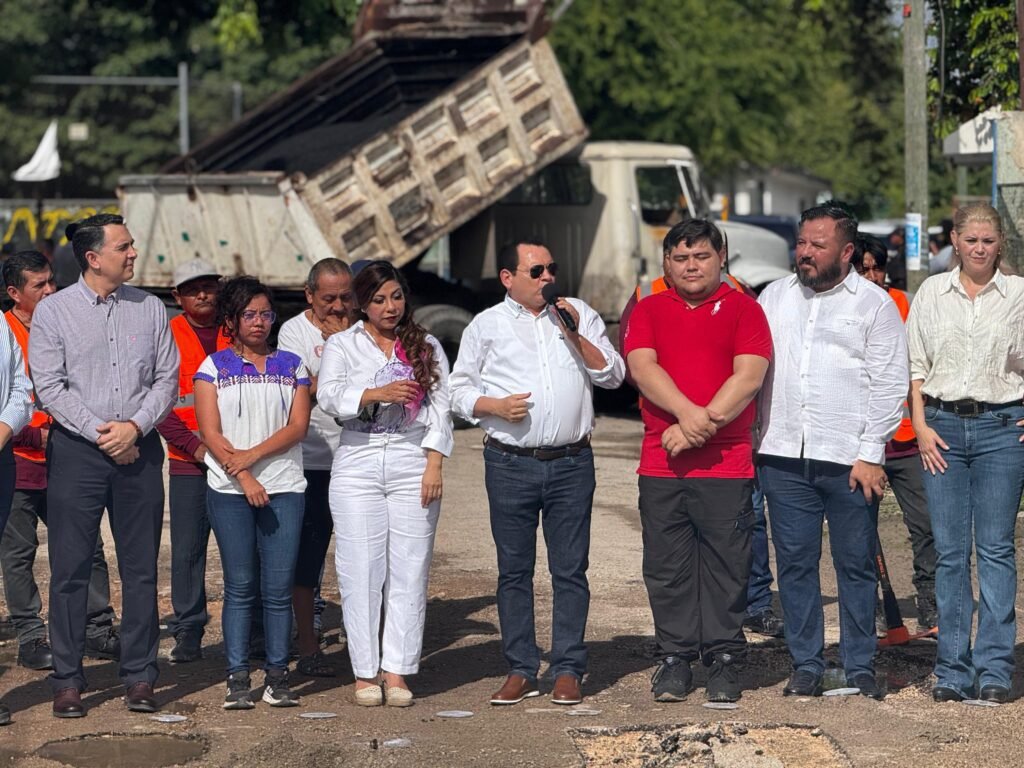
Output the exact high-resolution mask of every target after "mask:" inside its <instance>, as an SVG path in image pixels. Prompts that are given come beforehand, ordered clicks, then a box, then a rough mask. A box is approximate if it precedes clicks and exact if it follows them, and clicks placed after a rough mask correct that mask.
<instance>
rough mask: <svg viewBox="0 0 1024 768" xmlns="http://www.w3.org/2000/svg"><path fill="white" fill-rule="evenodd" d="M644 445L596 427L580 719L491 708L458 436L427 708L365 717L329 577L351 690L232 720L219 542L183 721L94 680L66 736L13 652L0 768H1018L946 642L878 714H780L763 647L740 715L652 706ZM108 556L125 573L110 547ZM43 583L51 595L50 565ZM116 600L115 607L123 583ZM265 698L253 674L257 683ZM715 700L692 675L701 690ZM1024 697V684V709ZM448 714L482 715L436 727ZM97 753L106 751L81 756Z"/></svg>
mask: <svg viewBox="0 0 1024 768" xmlns="http://www.w3.org/2000/svg"><path fill="white" fill-rule="evenodd" d="M639 437H640V424H639V421H637V420H636V419H630V418H623V417H613V416H605V417H601V418H600V419H599V423H598V428H597V431H596V433H595V440H594V445H595V452H596V456H597V476H598V492H597V498H596V503H595V505H594V522H593V544H592V547H591V567H590V584H591V591H592V602H591V611H590V621H589V627H588V640H589V646H590V654H591V657H590V658H591V662H590V670H589V674H588V676H587V678H586V680H585V682H584V686H583V692H584V695H585V699H584V702H583V704H582V705H580V706H578V707H574V708H565V707H555V706H553V705H552V704H551V702H550V699H549V698H547V697H546V696H544V697H539V698H535V699H529V700H527V701H526V702H523V703H522V704H519V705H517V706H513V707H500V708H499V707H492V706H490V705H489V704H488V703H487V700H488V698H489V696H490V694H491V693H492V692H493V691H494V690H496V689H497V687H498V686H499V685H500V683H501V681H502V679H503V677H504V673H505V667H504V663H503V660H502V656H501V650H500V638H499V634H498V626H497V612H496V608H495V602H494V585H495V580H496V576H497V573H496V567H495V563H494V551H493V545H492V543H491V538H490V531H489V526H488V516H487V503H486V496H485V494H484V491H483V467H482V456H481V452H482V448H481V443H480V439H481V434H480V433H479V432H478V431H476V430H463V431H460V432H459V433H458V434H457V448H456V452H455V455H454V457H453V458H452V459H451V461H449V462H448V463H447V466H446V475H445V484H446V485H445V497H444V503H443V508H442V515H441V523H440V528H439V531H438V537H437V546H436V551H435V557H434V566H433V571H432V576H431V584H430V602H429V606H428V609H427V630H426V639H425V646H424V652H423V663H422V669H421V672H420V674H419V675H418V676H416V677H413V678H411V679H410V682H411V685H412V687H413V689H414V691H415V692H416V694H417V697H418V698H417V702H416V705H415V706H413V707H412V708H410V709H404V710H401V709H390V708H374V709H364V708H360V707H357V706H355V705H354V704H353V703H352V700H351V697H352V682H353V681H352V676H351V672H350V671H349V668H348V659H347V654H346V652H345V650H344V644H343V641H341V640H340V639H339V633H338V629H337V625H338V617H339V612H338V608H337V587H336V584H335V578H334V575H333V573H331V570H330V569H328V575H327V577H326V580H325V585H324V591H325V596H326V597H327V598H328V599H329V600H330V601H331V606H330V608H329V611H328V614H327V626H328V634H327V643H328V645H327V647H326V652H327V653H328V654H329V656H330V658H331V659H332V660H333V661H335V662H337V664H338V665H339V667H341V668H342V669H343V670H344V672H343V674H342V676H341V677H339V678H336V679H317V680H309V679H302V678H300V677H298V676H296V682H297V684H298V685H297V690H298V692H299V693H300V694H301V695H302V697H303V698H302V706H301V707H300V708H297V709H272V708H270V707H269V706H266V705H264V704H260V705H259V706H258V707H257V708H256V709H255V710H253V711H249V712H225V711H223V710H222V709H221V702H222V699H223V695H224V684H223V665H224V658H223V653H222V643H221V636H220V621H219V613H220V600H221V598H222V589H223V582H222V578H221V575H220V562H219V560H218V558H217V557H216V546H215V544H213V543H212V541H211V559H210V565H209V572H208V574H209V575H208V589H209V595H210V599H211V601H212V605H211V614H212V615H213V616H214V619H213V620H212V621H211V624H210V626H209V627H208V628H207V634H206V640H205V659H204V660H203V661H201V662H199V663H196V664H189V665H183V666H181V665H179V666H172V665H170V664H167V663H164V664H163V665H162V674H161V678H160V682H159V686H158V689H157V697H158V699H159V701H160V703H161V704H162V707H163V710H162V711H163V713H174V714H180V715H183V716H184V717H185V720H184V721H183V722H180V723H175V724H165V723H160V722H156V721H154V720H152V719H151V718H150V717H149V716H147V715H138V714H130V713H128V712H127V711H126V710H125V708H124V705H123V703H122V700H121V696H122V693H123V690H122V688H121V687H120V686H119V685H118V680H117V666H116V664H115V663H112V662H90V663H89V664H88V668H87V673H88V676H89V684H90V690H89V691H88V693H87V694H86V695H85V703H86V706H87V707H88V716H87V717H85V718H82V719H79V720H57V719H54V718H53V717H51V715H50V699H49V689H48V687H47V686H46V685H45V682H44V679H43V677H44V673H37V672H31V671H29V670H26V669H22V668H20V667H17V666H15V665H14V660H15V656H16V648H17V646H16V643H15V642H14V641H13V640H10V639H8V640H6V641H5V642H3V644H2V646H0V665H2V666H0V670H2V679H0V691H4V692H6V693H5V695H4V700H5V701H7V702H8V703H9V704H10V706H11V708H12V710H13V712H14V723H13V724H12V725H10V726H8V727H6V728H3V729H0V766H7V765H11V766H24V768H44V767H45V766H49V767H51V768H52V767H53V766H56V765H59V764H60V763H59V762H54V759H56V760H62V761H65V762H66V763H68V764H73V765H81V766H93V767H96V768H98V767H99V766H107V765H110V766H134V765H140V766H141V765H145V766H157V765H172V764H176V763H181V762H185V761H186V760H188V759H189V758H190V757H195V761H194V762H192V763H190V765H197V766H198V765H204V766H246V767H247V768H248V767H251V766H273V765H315V766H342V765H344V766H400V765H408V766H476V765H479V766H487V768H499V767H501V766H580V765H587V766H612V765H614V766H623V767H632V766H636V767H637V768H640V767H641V766H643V767H644V768H655V767H660V766H691V765H693V766H698V765H699V766H736V767H737V768H739V767H740V766H745V767H748V768H759V767H761V766H763V767H764V768H769V767H775V766H851V765H852V766H909V765H920V764H927V765H928V766H931V767H933V768H944V767H946V766H948V767H950V768H952V767H953V766H975V765H990V766H1004V765H1019V764H1021V763H1022V762H1024V760H1022V759H1021V758H1020V756H1019V746H1018V744H1019V732H1020V730H1019V721H1020V719H1021V715H1022V713H1024V702H1022V701H1015V702H1013V703H1010V704H1008V705H1005V706H1002V707H998V708H983V707H971V706H965V705H962V704H944V705H939V704H935V703H933V702H932V701H931V698H930V696H929V690H930V678H929V676H930V671H931V665H932V660H933V655H934V644H933V643H932V642H930V641H926V640H922V641H917V642H916V643H914V644H912V645H910V646H905V647H902V648H898V649H889V650H882V651H881V652H880V653H879V658H878V669H879V672H880V674H881V676H882V677H884V679H885V680H886V681H887V684H888V688H889V695H888V697H887V698H886V699H885V700H884V701H883V702H881V703H878V702H875V701H871V700H868V699H866V698H863V697H860V696H852V697H834V698H827V697H823V698H819V699H793V698H783V697H782V695H781V694H782V686H783V684H784V681H785V680H786V677H787V675H788V671H789V659H788V655H787V653H786V650H785V647H784V646H783V645H782V643H781V642H780V641H765V640H763V639H759V638H757V637H756V636H754V637H753V638H752V639H753V642H754V645H753V647H752V649H751V652H750V655H749V663H748V665H747V666H746V669H745V672H744V675H743V681H744V684H745V686H746V687H747V688H748V690H747V691H746V692H745V693H744V696H743V699H742V700H741V701H740V703H739V706H738V708H737V709H734V710H730V711H720V710H712V709H708V708H704V707H703V706H702V704H703V702H704V699H703V691H702V689H701V688H700V687H698V689H697V690H696V691H695V692H694V693H693V694H691V696H690V697H689V699H688V700H687V701H686V702H682V703H679V704H656V703H655V702H654V701H653V700H652V698H651V695H650V674H651V672H652V656H653V653H652V652H653V637H652V624H651V617H650V611H649V608H648V605H647V597H646V593H645V590H644V585H643V581H642V579H641V571H640V564H641V554H642V553H641V542H640V527H639V521H638V517H637V512H636V476H635V469H636V464H637V458H638V454H639ZM880 530H881V535H882V539H883V542H884V545H885V551H886V555H887V557H888V560H889V566H890V571H891V572H892V578H893V582H894V585H895V589H896V593H897V595H898V597H899V598H900V604H901V607H902V608H903V610H904V613H905V615H907V616H910V617H913V615H914V614H913V608H912V596H913V591H912V588H911V583H910V576H911V565H910V546H909V542H908V539H907V534H906V530H905V528H904V527H903V524H902V521H901V519H900V517H899V515H898V511H897V509H896V508H895V505H894V504H893V502H892V500H891V499H887V500H886V502H885V505H884V507H883V515H882V518H881V522H880ZM107 542H108V547H107V548H108V552H109V555H110V558H111V563H112V569H111V570H112V573H113V570H114V569H113V562H114V561H115V558H114V553H113V548H112V546H110V539H109V536H107ZM163 542H164V545H163V552H162V561H161V562H162V564H163V565H164V570H163V571H162V588H161V592H160V597H161V612H162V615H164V616H165V617H166V616H167V614H169V612H170V587H169V573H168V568H169V566H168V562H169V557H168V555H169V552H168V547H169V536H168V535H167V534H166V532H165V535H164V538H163ZM825 551H826V552H827V548H826V550H825ZM332 557H333V556H332ZM538 562H539V563H540V565H539V568H538V578H537V579H536V588H537V625H538V636H539V637H540V638H541V644H542V646H543V645H546V644H547V641H548V638H549V632H550V614H551V600H550V587H549V584H548V580H547V578H546V571H545V568H544V565H543V563H544V555H543V549H541V550H540V554H539V556H538ZM37 572H38V576H39V578H40V584H44V583H45V579H46V574H47V573H48V568H47V564H46V557H45V547H43V548H42V549H41V552H40V557H39V561H38V563H37ZM822 584H823V591H824V595H825V606H826V607H825V617H826V632H827V640H828V641H829V643H830V645H829V648H828V656H829V659H830V660H832V661H836V660H837V648H836V646H835V642H836V640H837V639H838V619H837V606H836V588H835V576H834V573H833V571H832V568H831V565H830V564H829V563H828V562H827V557H826V559H825V562H824V563H823V566H822ZM112 587H113V589H114V592H115V606H116V605H117V603H118V599H119V585H118V584H117V583H116V580H115V583H114V584H113V585H112ZM44 591H45V590H44ZM908 626H912V627H913V626H915V625H914V624H913V622H912V621H911V620H910V619H908ZM165 635H166V633H165ZM170 646H171V639H170V638H169V637H166V636H165V637H164V638H163V640H162V642H161V649H162V652H163V653H166V652H167V651H168V650H169V648H170ZM1019 654H1020V651H1018V655H1019ZM260 680H261V675H260V673H256V674H255V675H254V682H256V683H258V682H259V681H260ZM544 682H545V683H547V686H546V687H545V688H544V690H549V687H550V681H544ZM702 682H703V674H702V673H701V672H700V671H698V673H697V684H698V686H701V685H702ZM1020 693H1021V689H1020V685H1019V684H1018V686H1016V687H1015V689H1014V695H1015V696H1019V695H1020ZM451 710H462V711H468V712H471V713H472V715H471V716H468V717H462V718H449V717H443V716H440V715H439V713H442V712H446V711H451ZM310 712H331V713H335V714H336V717H334V718H332V719H320V720H311V719H303V718H302V717H301V715H302V714H303V713H310ZM85 736H92V737H93V738H90V739H86V740H84V741H82V740H80V739H81V737H85ZM65 741H70V742H71V743H62V742H65ZM53 742H56V743H53ZM196 756H198V757H196ZM51 758H52V759H51Z"/></svg>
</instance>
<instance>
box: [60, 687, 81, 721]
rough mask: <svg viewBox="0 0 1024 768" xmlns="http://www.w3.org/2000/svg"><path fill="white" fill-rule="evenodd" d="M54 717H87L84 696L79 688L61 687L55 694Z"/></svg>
mask: <svg viewBox="0 0 1024 768" xmlns="http://www.w3.org/2000/svg"><path fill="white" fill-rule="evenodd" d="M53 716H54V717H85V707H83V706H82V696H81V694H79V692H78V689H77V688H61V689H60V690H59V691H57V693H55V694H54V695H53Z"/></svg>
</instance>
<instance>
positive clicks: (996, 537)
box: [922, 406, 1024, 695]
mask: <svg viewBox="0 0 1024 768" xmlns="http://www.w3.org/2000/svg"><path fill="white" fill-rule="evenodd" d="M924 416H925V420H926V421H927V422H928V426H930V427H931V428H932V429H934V430H935V431H936V432H938V433H939V436H940V437H941V438H942V439H943V440H944V441H945V443H946V445H948V446H949V450H948V451H943V455H944V457H945V459H946V462H947V463H948V464H949V466H948V467H947V468H946V471H945V472H944V473H942V474H937V475H932V474H931V473H930V472H925V471H924V470H922V474H923V475H924V488H925V492H926V493H927V494H928V509H929V511H930V512H931V518H932V534H933V535H934V536H935V551H936V554H937V561H936V564H935V597H936V601H937V603H938V608H939V648H938V653H937V654H936V657H935V676H936V677H937V678H938V684H939V685H943V686H947V687H949V688H953V689H954V690H956V691H959V692H960V693H961V694H963V695H973V693H974V690H975V678H977V684H978V685H981V686H985V685H1001V686H1004V687H1006V688H1009V687H1010V684H1011V678H1012V677H1013V669H1014V663H1013V645H1014V642H1015V641H1016V636H1017V617H1016V614H1015V611H1014V605H1015V603H1016V597H1017V563H1016V559H1015V549H1014V541H1013V535H1014V525H1015V523H1016V522H1017V508H1018V506H1019V505H1020V498H1021V488H1022V487H1024V444H1022V443H1021V442H1020V440H1019V438H1020V436H1021V434H1022V433H1024V430H1022V429H1021V428H1020V427H1018V426H1017V421H1018V420H1019V419H1022V418H1024V407H1021V406H1015V407H1010V408H1000V409H998V410H997V411H995V412H988V413H983V414H981V415H979V416H978V417H977V418H971V419H964V418H961V417H959V416H957V415H956V414H952V413H947V412H945V411H940V410H939V409H938V408H934V407H928V408H925V409H924ZM972 540H973V541H972ZM972 543H973V544H974V548H975V550H976V551H977V553H978V594H979V601H978V634H977V638H976V644H975V646H974V650H973V652H972V650H971V623H972V621H973V618H974V597H973V594H972V591H971V544H972Z"/></svg>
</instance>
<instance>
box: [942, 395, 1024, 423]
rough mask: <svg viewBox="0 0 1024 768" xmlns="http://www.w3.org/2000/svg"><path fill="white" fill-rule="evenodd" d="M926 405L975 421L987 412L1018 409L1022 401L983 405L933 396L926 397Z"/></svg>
mask: <svg viewBox="0 0 1024 768" xmlns="http://www.w3.org/2000/svg"><path fill="white" fill-rule="evenodd" d="M924 404H925V405H926V406H931V407H934V408H938V409H939V410H940V411H946V412H947V413H955V414H956V415H957V416H959V417H961V418H963V419H975V418H977V417H978V416H980V415H981V414H983V413H986V412H987V411H998V410H999V409H1000V408H1016V407H1018V406H1020V405H1021V404H1022V401H1020V400H1014V401H1013V402H1010V403H981V402H978V401H977V400H939V398H937V397H932V396H931V395H925V396H924Z"/></svg>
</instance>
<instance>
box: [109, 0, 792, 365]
mask: <svg viewBox="0 0 1024 768" xmlns="http://www.w3.org/2000/svg"><path fill="white" fill-rule="evenodd" d="M480 6H482V7H483V10H481V9H480V8H477V7H476V6H475V5H474V4H472V3H466V2H463V1H461V0H450V2H447V3H444V2H434V3H423V2H411V1H410V2H406V1H404V0H376V1H375V2H371V3H369V4H368V5H366V6H364V8H363V13H362V16H361V18H360V37H359V38H358V39H357V41H356V43H355V44H354V45H353V47H352V48H350V49H349V50H348V51H346V52H345V53H344V54H342V55H340V56H338V57H336V58H335V59H333V60H331V61H329V62H327V63H326V64H324V65H323V66H321V67H320V68H318V69H317V70H315V71H314V72H312V73H310V75H308V76H307V77H305V78H303V79H301V80H300V81H298V82H296V83H295V84H293V85H292V86H291V87H290V88H288V89H286V90H285V91H283V92H282V93H281V94H279V95H277V96H275V97H274V98H272V99H271V100H270V101H269V102H267V103H266V104H264V105H262V106H261V107H259V108H257V109H256V110H255V111H253V112H252V113H250V114H248V115H247V116H246V117H245V118H244V119H243V120H242V121H241V122H240V123H238V124H236V125H234V126H232V127H231V128H230V129H229V130H227V131H225V132H224V133H223V134H220V135H218V136H215V137H213V138H211V139H209V140H208V141H206V142H204V143H203V144H201V145H200V146H199V147H197V148H196V149H195V150H194V151H193V152H192V153H190V154H189V155H186V156H184V157H182V158H179V159H177V160H175V161H174V162H172V163H171V164H169V165H168V166H167V167H166V168H165V169H164V170H165V171H166V172H164V173H161V174H157V175H149V176H125V177H122V179H121V180H120V188H119V197H120V200H121V206H122V210H123V212H124V214H125V216H126V218H127V220H128V222H129V224H130V226H131V227H132V233H133V234H134V235H135V237H136V240H137V243H138V250H139V252H140V257H139V259H138V261H137V262H136V279H135V281H136V282H137V283H138V284H140V285H143V286H145V287H147V288H150V289H154V290H157V291H160V290H168V289H169V288H170V287H171V275H172V274H173V272H174V268H175V267H176V266H177V265H178V264H180V263H181V262H183V261H186V260H188V259H191V258H194V257H196V256H201V257H203V258H205V259H207V260H209V261H211V262H213V263H214V264H215V265H217V266H218V267H219V269H220V270H221V271H222V272H223V273H224V274H228V275H231V274H243V273H244V274H254V275H258V276H259V277H260V278H261V279H262V280H264V281H265V282H267V283H269V284H270V285H272V286H274V287H275V288H276V289H277V290H278V291H279V292H283V293H284V294H285V295H286V296H285V297H286V298H287V294H289V293H290V292H295V293H294V296H295V297H296V298H298V296H299V293H298V292H299V291H300V290H301V286H302V284H303V282H304V280H305V276H306V274H307V272H308V270H309V267H310V266H311V265H312V264H313V263H315V262H316V261H318V260H319V259H322V258H325V257H328V256H336V257H338V258H341V259H344V260H346V261H349V262H354V261H357V260H360V259H375V258H383V259H388V260H390V261H392V262H393V263H395V264H396V265H399V266H400V267H402V268H403V271H404V272H405V274H406V275H407V277H408V278H409V282H410V285H411V288H412V292H413V294H414V296H413V298H414V301H415V303H416V306H417V317H418V319H419V320H420V321H421V322H422V323H423V324H424V325H425V326H427V327H428V329H429V330H431V331H432V332H433V333H435V335H437V336H438V337H439V338H440V339H441V340H442V342H443V343H445V345H446V347H448V350H449V352H450V353H452V354H453V355H454V354H455V352H456V347H457V344H458V339H459V337H460V336H461V332H462V329H463V328H464V327H465V325H466V324H468V322H469V320H470V319H471V318H472V316H473V314H475V313H476V312H478V311H479V310H480V309H482V308H484V307H486V306H488V305H489V304H491V303H493V302H494V301H496V300H497V298H498V297H500V295H501V292H502V291H501V287H500V284H499V283H498V281H497V271H496V269H495V253H496V250H497V248H498V247H499V246H500V244H501V243H502V242H504V241H505V240H507V239H513V238H518V237H540V238H543V239H544V241H545V242H548V243H549V244H550V247H551V250H552V253H553V254H554V256H555V258H556V259H557V260H558V262H559V264H560V266H561V267H562V271H561V272H560V274H559V283H560V284H561V285H562V286H563V287H564V289H565V292H566V293H567V294H569V295H575V296H579V297H580V298H582V299H583V300H585V301H587V302H588V303H589V304H591V305H592V306H593V307H594V308H595V309H597V311H598V312H600V313H601V315H602V316H603V317H604V318H605V320H606V322H608V323H609V324H614V323H617V322H618V318H619V313H620V312H621V310H622V307H623V306H624V305H625V303H626V301H627V299H628V298H629V295H630V294H631V293H632V291H633V290H634V289H635V286H636V285H637V283H638V282H643V281H649V280H652V279H654V278H656V277H658V276H659V275H660V274H661V256H660V239H661V237H662V236H663V235H664V232H665V231H666V230H667V228H668V227H669V226H670V225H671V224H673V223H675V222H676V221H679V220H682V219H683V218H685V217H688V216H704V215H707V213H708V206H707V196H706V195H705V193H704V189H703V186H702V184H701V180H700V168H699V165H698V163H697V160H696V158H695V157H694V156H693V154H692V153H691V152H690V151H689V150H688V149H687V148H686V147H682V146H673V145H661V144H651V143H643V142H593V143H589V144H586V143H584V142H585V139H586V136H587V130H586V127H585V125H584V123H583V121H582V119H581V117H580V115H579V112H578V110H577V108H576V105H575V102H574V101H573V98H572V94H571V93H570V91H569V89H568V86H567V85H566V82H565V80H564V78H563V76H562V73H561V70H560V69H559V67H558V62H557V60H556V58H555V56H554V53H553V51H552V49H551V47H550V45H549V44H548V43H547V41H546V40H545V39H544V37H543V31H544V28H545V26H544V25H545V22H544V19H543V6H542V4H541V3H539V2H534V0H529V1H528V2H523V1H522V0H488V1H487V2H486V3H481V4H480ZM723 229H724V230H725V232H726V236H727V238H728V241H729V247H730V258H731V270H732V272H733V273H734V274H735V275H737V276H738V277H740V278H741V279H743V280H745V281H746V282H747V283H749V284H750V285H752V286H754V287H760V286H761V285H763V284H765V283H767V282H769V281H770V280H772V279H775V278H776V277H779V276H781V275H783V274H786V273H788V268H789V259H788V252H787V248H786V244H785V242H784V241H783V240H782V239H781V238H779V237H777V236H775V235H772V234H771V233H768V232H765V231H763V230H759V229H756V228H754V227H749V226H745V225H738V224H733V223H731V222H723Z"/></svg>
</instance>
